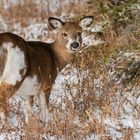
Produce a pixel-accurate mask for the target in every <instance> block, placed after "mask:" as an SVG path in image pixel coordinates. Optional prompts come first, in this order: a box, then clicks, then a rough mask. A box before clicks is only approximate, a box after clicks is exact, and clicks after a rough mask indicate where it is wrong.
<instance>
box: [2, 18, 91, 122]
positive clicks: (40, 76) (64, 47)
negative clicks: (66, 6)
mask: <svg viewBox="0 0 140 140" xmlns="http://www.w3.org/2000/svg"><path fill="white" fill-rule="evenodd" d="M48 21H49V24H50V26H51V27H52V28H53V29H54V30H58V36H57V39H56V40H55V42H53V43H44V42H39V41H25V40H24V39H23V38H21V37H19V36H18V35H15V34H12V33H1V34H0V111H1V118H3V117H4V113H3V112H6V108H5V106H6V103H7V100H8V99H9V98H10V97H12V96H13V95H20V96H23V97H24V98H25V101H26V102H27V110H28V111H29V110H30V97H31V96H35V95H39V96H40V106H41V112H42V113H41V114H42V120H43V121H45V117H46V111H47V108H48V107H47V105H48V103H49V96H50V91H51V87H52V84H53V83H54V80H55V78H56V76H57V74H58V72H59V71H61V70H62V69H63V68H64V67H65V66H66V65H67V64H68V63H69V62H70V60H71V59H72V57H73V55H74V54H75V53H76V52H77V51H79V50H80V48H81V44H82V37H81V32H82V27H86V26H90V25H91V24H92V22H93V17H92V16H87V17H84V18H82V19H81V20H80V21H79V23H74V22H62V21H61V20H59V19H57V18H53V17H50V18H49V19H48ZM28 111H27V114H25V122H26V123H28Z"/></svg>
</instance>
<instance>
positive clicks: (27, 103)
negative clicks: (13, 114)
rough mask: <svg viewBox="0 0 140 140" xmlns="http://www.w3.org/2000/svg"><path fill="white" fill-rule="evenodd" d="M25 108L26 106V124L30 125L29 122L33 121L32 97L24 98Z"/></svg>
mask: <svg viewBox="0 0 140 140" xmlns="http://www.w3.org/2000/svg"><path fill="white" fill-rule="evenodd" d="M23 98H24V99H25V106H24V115H25V123H26V124H27V125H29V120H30V119H31V116H32V115H31V114H32V105H31V104H32V103H31V96H24V97H23Z"/></svg>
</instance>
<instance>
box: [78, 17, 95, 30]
mask: <svg viewBox="0 0 140 140" xmlns="http://www.w3.org/2000/svg"><path fill="white" fill-rule="evenodd" d="M93 20H94V17H93V16H86V17H84V18H82V19H81V20H80V22H79V25H80V26H81V27H82V28H87V27H89V26H90V25H91V24H92V23H93Z"/></svg>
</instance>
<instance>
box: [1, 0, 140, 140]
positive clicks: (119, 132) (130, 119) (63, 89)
mask: <svg viewBox="0 0 140 140" xmlns="http://www.w3.org/2000/svg"><path fill="white" fill-rule="evenodd" d="M15 3H16V2H15ZM55 6H57V4H56V3H55V1H54V3H52V5H51V7H52V11H53V10H54V7H55ZM7 7H8V5H7V6H5V9H7ZM46 23H47V22H46ZM46 23H38V22H37V21H36V20H33V21H31V23H30V24H29V26H27V27H24V28H23V27H22V25H21V24H20V23H15V24H14V26H13V29H12V30H11V31H12V32H13V33H16V34H18V35H21V36H22V37H23V38H25V39H27V40H40V39H41V40H43V41H46V42H47V41H49V40H48V38H46V36H48V26H47V24H46ZM101 29H102V28H101V25H94V26H93V27H92V28H91V29H90V34H88V33H87V32H85V33H84V34H83V41H84V44H85V45H88V46H93V45H97V44H102V43H104V41H103V40H101V39H99V40H96V39H95V34H94V32H97V31H100V30H101ZM4 31H8V25H7V23H6V21H5V20H3V18H2V17H0V32H4ZM134 56H135V55H134V54H133V53H131V52H126V53H124V52H120V54H119V55H118V57H117V59H115V60H111V62H110V65H111V66H110V69H109V70H108V73H107V77H109V78H110V79H109V80H110V82H112V81H113V82H115V84H116V86H117V88H116V91H115V92H113V98H112V99H109V97H110V96H112V93H111V91H110V92H108V93H105V94H107V97H108V100H109V101H110V103H109V105H108V106H104V107H102V106H101V107H100V106H99V105H96V103H95V105H94V106H93V107H91V108H89V109H87V110H86V115H87V116H86V117H87V118H88V119H86V121H85V122H84V123H82V122H81V120H80V119H79V118H80V117H79V116H78V115H77V116H75V118H74V119H73V120H71V121H73V123H74V124H75V126H76V127H77V128H79V129H80V128H83V129H87V130H88V128H89V127H92V124H93V125H94V124H96V127H98V126H97V124H98V125H101V126H103V127H104V130H99V131H100V132H101V134H102V135H101V134H97V133H94V131H91V132H90V133H89V134H87V135H86V136H85V135H84V138H83V139H85V140H98V139H103V138H110V139H113V140H116V139H123V138H124V137H126V136H127V134H130V133H132V138H130V139H134V140H139V139H140V115H139V113H140V87H138V86H134V87H133V86H132V85H128V86H127V87H125V88H124V89H123V90H122V89H120V88H119V86H120V83H121V82H122V81H123V80H125V79H126V75H125V74H123V73H121V74H120V73H119V74H118V73H117V71H116V69H115V67H116V65H117V62H121V60H122V58H124V59H127V60H128V59H130V58H131V57H132V59H134V60H136V61H139V60H140V58H139V56H138V57H137V58H133V57H134ZM130 68H131V67H130ZM118 75H119V76H118ZM85 79H88V80H89V81H90V84H91V86H93V85H94V86H95V87H93V89H94V90H95V91H94V92H95V96H97V98H100V97H102V96H103V94H104V90H103V89H102V87H103V77H102V75H101V77H99V78H94V79H91V78H90V77H89V71H88V70H83V71H81V70H80V71H79V69H78V68H76V67H75V66H73V65H68V66H67V67H66V68H65V69H64V70H63V71H62V72H61V73H60V74H59V75H58V77H57V79H56V82H55V85H54V87H53V90H52V93H51V97H50V102H51V105H52V106H55V107H59V106H61V110H62V111H64V112H61V113H62V114H63V113H65V110H66V107H67V104H68V103H69V101H70V103H72V104H71V106H74V102H75V101H74V99H75V97H77V94H78V93H79V90H80V89H79V87H84V85H83V81H84V80H85ZM77 85H78V88H77ZM86 92H88V89H84V91H83V92H82V91H80V93H82V94H83V95H86V94H87V93H86ZM109 94H110V96H109ZM102 98H104V96H103V97H102ZM83 99H84V98H83V96H80V99H78V101H79V104H78V109H79V110H80V111H83V109H84V105H83V102H84V101H83ZM17 101H18V102H16V101H15V100H12V104H11V105H12V106H13V110H12V111H11V113H10V114H9V124H10V128H11V129H16V131H12V130H10V129H9V131H8V132H3V133H1V134H0V140H5V139H6V140H21V139H22V136H25V135H26V133H25V130H23V129H21V126H22V125H23V123H21V121H22V117H24V116H23V114H22V113H23V110H21V109H20V106H19V104H18V103H19V102H20V105H22V104H24V101H23V100H22V99H21V98H17ZM93 102H94V101H93ZM97 104H98V103H97ZM106 104H107V103H106ZM106 104H105V105H106ZM18 109H19V110H20V113H21V114H20V116H21V118H19V114H17V111H19V110H18ZM112 110H113V111H114V112H112ZM39 111H40V110H39V107H38V106H36V105H35V106H34V108H33V112H36V113H38V112H39ZM109 111H110V114H109V113H108V112H109ZM106 112H107V115H104V114H106ZM59 113H60V112H59ZM59 113H58V118H59V115H60V114H59ZM117 113H119V114H117ZM69 116H71V114H69ZM52 118H53V117H52ZM60 118H61V117H60ZM62 118H63V115H62ZM51 121H53V120H51ZM19 122H20V123H19ZM95 122H96V123H95ZM97 130H98V128H97ZM79 131H80V130H79ZM85 131H86V130H85ZM59 136H60V135H59ZM41 139H42V140H45V139H46V140H47V139H49V140H57V139H59V140H65V137H64V136H61V137H58V136H56V135H52V134H49V133H48V134H45V133H44V134H42V135H41ZM126 139H127V138H126Z"/></svg>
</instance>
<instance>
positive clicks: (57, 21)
mask: <svg viewBox="0 0 140 140" xmlns="http://www.w3.org/2000/svg"><path fill="white" fill-rule="evenodd" d="M48 22H49V24H50V26H51V27H52V28H53V29H55V30H57V29H60V28H62V26H63V24H64V23H63V22H62V21H61V20H60V19H57V18H54V17H49V19H48Z"/></svg>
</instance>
